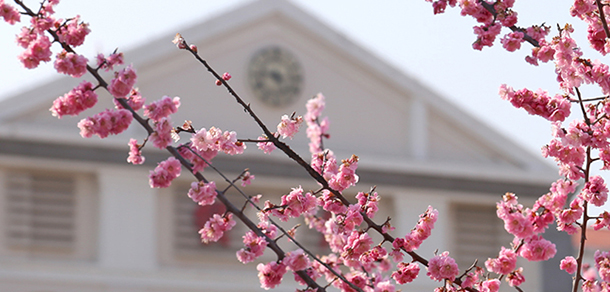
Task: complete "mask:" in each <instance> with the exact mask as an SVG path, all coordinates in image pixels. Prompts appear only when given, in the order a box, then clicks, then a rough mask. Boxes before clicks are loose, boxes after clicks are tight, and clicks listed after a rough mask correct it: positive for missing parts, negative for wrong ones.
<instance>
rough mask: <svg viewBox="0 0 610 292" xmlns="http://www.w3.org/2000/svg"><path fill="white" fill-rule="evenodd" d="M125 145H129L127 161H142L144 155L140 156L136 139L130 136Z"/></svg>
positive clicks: (135, 162)
mask: <svg viewBox="0 0 610 292" xmlns="http://www.w3.org/2000/svg"><path fill="white" fill-rule="evenodd" d="M127 145H129V157H127V162H129V163H132V164H142V163H144V156H142V151H141V149H140V147H141V146H140V145H138V140H136V139H133V138H131V139H129V143H128V144H127Z"/></svg>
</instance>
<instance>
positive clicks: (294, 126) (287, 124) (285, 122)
mask: <svg viewBox="0 0 610 292" xmlns="http://www.w3.org/2000/svg"><path fill="white" fill-rule="evenodd" d="M281 120H282V121H281V122H280V123H279V124H278V125H277V132H278V133H279V134H280V135H281V136H282V138H290V139H292V137H294V135H295V134H296V133H297V132H298V131H299V127H300V126H301V123H303V118H302V117H301V116H297V117H294V116H293V117H289V116H288V115H283V116H282V118H281Z"/></svg>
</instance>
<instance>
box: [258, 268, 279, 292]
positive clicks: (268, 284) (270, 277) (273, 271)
mask: <svg viewBox="0 0 610 292" xmlns="http://www.w3.org/2000/svg"><path fill="white" fill-rule="evenodd" d="M256 269H257V270H258V278H259V280H260V282H261V287H262V288H263V289H265V290H269V289H271V288H275V287H276V286H277V285H279V284H280V283H281V282H282V277H283V276H284V274H285V273H286V265H284V264H283V263H277V262H270V263H268V264H266V265H264V264H258V266H256Z"/></svg>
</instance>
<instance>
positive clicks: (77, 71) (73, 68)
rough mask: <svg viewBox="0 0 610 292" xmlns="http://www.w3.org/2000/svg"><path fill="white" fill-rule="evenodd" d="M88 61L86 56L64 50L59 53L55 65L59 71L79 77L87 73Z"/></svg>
mask: <svg viewBox="0 0 610 292" xmlns="http://www.w3.org/2000/svg"><path fill="white" fill-rule="evenodd" d="M87 61H88V60H87V58H85V57H84V56H81V55H77V54H74V53H68V52H66V51H62V52H61V53H59V54H57V57H56V59H55V63H54V67H55V70H57V72H59V73H63V74H66V75H70V76H72V77H74V78H79V77H81V76H83V75H84V74H85V73H87Z"/></svg>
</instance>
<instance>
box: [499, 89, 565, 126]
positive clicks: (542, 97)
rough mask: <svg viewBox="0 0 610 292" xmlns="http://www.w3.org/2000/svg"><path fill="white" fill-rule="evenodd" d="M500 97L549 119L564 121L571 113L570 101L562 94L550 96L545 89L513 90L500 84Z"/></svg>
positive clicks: (530, 112)
mask: <svg viewBox="0 0 610 292" xmlns="http://www.w3.org/2000/svg"><path fill="white" fill-rule="evenodd" d="M500 97H501V98H502V99H505V100H508V101H510V103H511V104H512V105H513V106H514V107H516V108H523V109H525V110H526V111H527V112H528V113H529V114H530V115H538V116H541V117H543V118H545V119H547V120H549V121H552V122H554V121H563V120H565V118H566V117H567V116H569V115H570V106H571V105H570V101H569V100H568V99H567V98H565V97H563V96H561V95H555V96H554V97H549V96H548V93H547V92H546V91H543V90H540V89H539V90H538V91H536V92H533V91H531V90H529V89H521V90H518V91H515V90H513V88H512V87H510V86H507V85H505V84H504V85H502V86H500Z"/></svg>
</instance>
